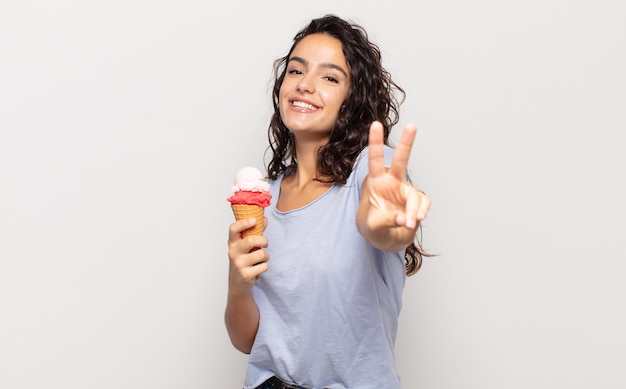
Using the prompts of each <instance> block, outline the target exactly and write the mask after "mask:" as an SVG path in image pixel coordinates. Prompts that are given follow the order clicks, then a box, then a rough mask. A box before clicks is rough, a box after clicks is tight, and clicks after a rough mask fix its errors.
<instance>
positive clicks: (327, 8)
mask: <svg viewBox="0 0 626 389" xmlns="http://www.w3.org/2000/svg"><path fill="white" fill-rule="evenodd" d="M326 12H331V13H336V14H338V15H340V16H343V17H346V18H349V19H352V20H354V21H356V22H358V23H360V24H362V25H363V26H364V27H365V28H366V29H367V30H368V32H369V33H370V36H371V38H372V40H374V41H375V42H376V43H378V44H379V46H380V47H381V50H382V53H383V61H384V64H385V66H386V67H387V69H388V70H389V71H390V72H391V73H392V74H393V76H394V77H395V79H396V81H398V83H399V84H400V85H401V86H402V87H404V89H405V90H406V92H407V100H406V102H405V104H404V105H403V106H402V112H401V122H400V124H401V125H402V124H405V123H406V122H408V121H413V122H415V123H417V125H418V128H419V133H418V137H417V140H416V144H415V147H414V150H413V154H412V160H411V162H410V174H411V175H412V178H413V180H414V181H415V182H416V183H417V185H418V186H419V187H420V188H421V189H423V190H424V191H426V193H428V194H429V196H430V197H431V199H432V201H433V206H432V209H431V213H430V215H429V218H428V219H427V220H426V222H425V223H424V242H425V245H426V247H427V248H428V249H429V250H431V251H433V252H436V253H439V254H440V255H439V256H438V257H436V258H432V259H427V260H425V263H424V266H423V268H422V269H421V270H420V272H419V273H418V274H417V275H415V276H414V277H412V278H410V279H409V280H408V281H407V286H406V289H405V294H404V306H403V311H402V314H401V317H400V331H399V334H398V338H397V360H398V367H399V370H400V374H401V377H402V380H403V382H404V387H405V388H435V389H439V388H442V389H446V388H449V389H457V388H468V389H473V388H475V389H484V388H529V387H532V388H565V387H567V388H592V387H593V388H618V387H623V385H624V382H626V359H625V358H624V350H625V349H626V337H625V335H624V328H626V309H625V308H626V302H625V301H626V299H625V297H626V286H625V285H626V283H625V282H624V280H623V279H624V273H625V272H626V265H625V259H626V248H625V245H624V243H623V241H624V237H625V236H626V222H625V220H626V207H625V206H624V199H625V198H626V189H625V188H624V187H625V182H624V181H625V177H626V114H625V112H626V93H625V91H626V75H625V72H624V69H626V52H625V51H626V3H624V2H623V1H621V0H614V1H610V0H593V1H592V0H573V1H566V0H543V1H510V0H505V1H496V0H479V1H474V2H467V1H461V0H447V1H446V0H444V1H438V2H424V1H418V2H405V1H402V2H401V1H393V0H392V1H385V2H371V3H367V2H363V1H354V0H347V1H343V2H338V1H317V2H314V3H294V2H286V1H275V2H249V3H248V4H246V3H238V2H222V3H219V4H218V3H214V2H213V3H212V2H209V1H174V0H160V1H148V0H130V1H127V0H125V1H120V0H110V1H95V0H94V1H68V0H58V1H54V2H52V1H42V0H33V1H20V2H17V1H15V2H9V1H3V2H2V3H0V55H1V57H2V58H1V59H0V185H1V189H0V387H2V388H16V389H17V388H20V389H22V388H24V389H25V388H38V389H39V388H41V389H43V388H46V389H49V388H64V389H70V388H86V387H88V388H94V389H95V388H120V389H126V388H128V389H130V388H186V389H192V388H198V389H199V388H217V387H220V388H238V387H241V384H242V381H243V378H244V374H245V366H246V356H245V355H242V354H240V353H239V352H237V351H236V350H235V349H234V348H233V347H232V346H231V345H230V343H229V340H228V337H227V334H226V331H225V328H224V324H223V309H224V305H225V297H226V287H227V284H226V279H227V271H228V268H227V265H228V264H227V262H228V260H227V256H226V240H227V226H228V224H229V223H230V222H231V221H232V220H233V217H232V214H231V211H230V208H229V206H228V203H227V202H226V200H225V198H226V196H227V195H228V191H229V186H230V185H231V183H232V179H233V175H234V173H235V172H236V170H237V169H238V168H240V167H242V166H246V165H254V166H257V167H259V168H263V165H264V159H263V155H264V152H265V147H266V128H267V122H268V118H269V113H270V109H271V105H270V100H269V92H268V90H269V86H270V77H271V70H272V62H273V60H274V59H276V58H278V57H280V56H283V55H285V54H286V52H287V50H288V48H289V46H290V45H291V40H292V37H293V35H294V34H295V33H296V32H297V31H298V30H299V29H300V28H301V27H303V26H304V24H305V23H306V22H308V21H309V20H310V19H311V18H314V17H318V16H321V15H323V14H324V13H326ZM399 132H400V129H399V128H398V129H396V131H395V132H394V136H397V135H398V134H399Z"/></svg>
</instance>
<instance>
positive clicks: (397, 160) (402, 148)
mask: <svg viewBox="0 0 626 389" xmlns="http://www.w3.org/2000/svg"><path fill="white" fill-rule="evenodd" d="M416 133H417V127H415V124H413V123H409V124H407V125H406V126H405V127H404V131H402V135H401V136H400V142H399V143H398V147H396V151H395V153H394V154H393V159H392V160H391V168H390V169H389V174H391V175H392V176H394V177H395V178H397V179H399V180H404V179H405V176H406V168H407V166H408V164H409V157H410V156H411V148H413V141H414V140H415V134H416Z"/></svg>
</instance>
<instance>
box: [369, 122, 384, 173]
mask: <svg viewBox="0 0 626 389" xmlns="http://www.w3.org/2000/svg"><path fill="white" fill-rule="evenodd" d="M368 153H369V157H368V166H369V175H370V176H372V177H375V176H381V175H383V174H385V151H384V149H383V125H382V123H380V122H378V121H375V122H373V123H372V125H371V126H370V135H369V152H368Z"/></svg>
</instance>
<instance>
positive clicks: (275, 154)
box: [267, 15, 432, 275]
mask: <svg viewBox="0 0 626 389" xmlns="http://www.w3.org/2000/svg"><path fill="white" fill-rule="evenodd" d="M317 33H323V34H328V35H330V36H332V37H335V38H337V39H338V40H339V41H341V45H342V50H343V54H344V56H345V57H346V62H347V63H348V67H349V69H350V76H351V80H352V83H351V86H350V91H349V92H348V97H347V98H346V101H344V103H343V105H342V106H341V108H340V110H339V118H338V119H337V122H336V123H335V126H334V128H333V129H332V130H331V132H330V136H329V141H328V143H327V144H326V145H324V146H323V147H321V148H320V149H319V151H318V157H317V171H318V173H319V176H320V177H324V179H321V178H320V179H318V180H319V181H321V182H325V183H333V184H339V185H343V184H345V183H346V180H347V179H348V176H349V175H350V173H352V169H353V166H354V162H355V161H356V158H357V157H358V155H359V153H361V151H363V149H364V148H365V147H366V146H367V145H368V141H369V127H370V125H371V124H372V122H373V121H375V120H378V121H380V122H381V123H382V125H383V129H384V143H385V144H386V145H388V146H390V144H389V134H390V132H391V128H392V127H393V126H394V125H396V124H397V123H398V120H399V114H398V112H399V107H400V104H402V102H403V101H404V98H405V92H404V90H403V89H402V88H401V87H400V86H398V85H397V84H396V83H395V82H394V81H393V80H392V79H391V75H390V74H389V72H387V70H385V68H384V67H383V66H382V57H381V53H380V49H379V48H378V46H377V45H376V44H374V43H372V42H371V41H370V40H369V37H368V35H367V32H366V31H365V29H363V28H362V27H361V26H359V25H357V24H354V23H352V22H349V21H346V20H344V19H341V18H339V17H338V16H335V15H326V16H324V17H321V18H318V19H314V20H312V21H311V22H310V23H309V24H308V25H307V26H306V27H304V28H303V29H302V30H300V31H299V32H298V33H297V34H296V35H295V37H294V38H293V45H292V46H291V48H290V49H289V53H287V55H286V56H284V57H282V58H279V59H277V60H276V61H275V62H274V87H273V89H272V103H273V106H274V114H273V115H272V118H271V120H270V124H269V128H268V138H269V148H268V151H271V160H270V161H269V163H268V165H267V172H268V177H269V178H270V179H272V180H275V179H277V178H278V176H279V175H280V174H281V173H284V172H285V171H286V170H287V168H288V167H289V166H293V165H295V164H297V162H298V161H297V158H296V151H295V142H294V137H293V134H292V133H291V131H289V129H288V128H287V127H286V126H285V124H284V123H283V121H282V118H281V117H280V110H279V93H280V87H281V85H282V82H283V80H284V78H285V73H286V64H287V62H288V60H289V57H290V56H291V53H292V52H293V50H294V48H295V47H296V45H297V44H298V43H299V42H300V41H301V40H302V39H303V38H304V37H306V36H308V35H311V34H317ZM398 97H399V99H398ZM423 256H432V255H431V254H429V253H427V252H426V251H425V250H423V249H422V247H421V226H420V227H418V231H417V234H416V239H415V241H414V243H411V244H410V245H409V246H408V247H407V249H406V252H405V256H404V257H405V265H406V274H407V275H413V274H415V273H416V272H417V271H418V270H419V268H420V266H421V264H422V257H423Z"/></svg>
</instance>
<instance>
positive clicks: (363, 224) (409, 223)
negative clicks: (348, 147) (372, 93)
mask: <svg viewBox="0 0 626 389" xmlns="http://www.w3.org/2000/svg"><path fill="white" fill-rule="evenodd" d="M416 133H417V129H416V127H415V125H414V124H407V125H406V126H405V128H404V131H403V132H402V135H401V137H400V141H399V144H398V146H397V147H396V150H395V153H394V155H393V159H392V162H391V167H390V168H389V169H387V168H386V167H385V156H384V149H383V146H384V141H383V126H382V124H381V123H380V122H374V123H372V125H371V126H370V134H369V161H368V162H369V174H368V176H367V177H366V179H365V181H364V182H363V188H362V195H361V204H360V206H359V211H358V213H357V226H358V228H359V231H360V232H361V234H363V236H365V238H366V239H367V240H368V241H369V242H370V243H371V244H372V245H374V246H375V247H378V248H379V249H381V250H385V251H399V250H403V249H405V248H406V247H407V246H408V245H409V244H411V243H412V242H413V241H414V239H415V233H416V230H417V228H418V226H419V224H420V222H421V221H422V220H424V219H425V218H426V216H427V215H428V211H429V209H430V199H429V198H428V196H426V194H425V193H424V192H422V191H419V190H417V189H416V188H415V187H413V186H412V185H411V184H410V183H409V182H408V181H407V180H406V171H407V165H408V162H409V156H410V154H411V148H412V147H413V141H414V139H415V134H416Z"/></svg>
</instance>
